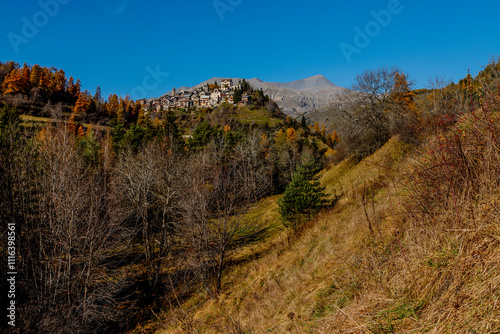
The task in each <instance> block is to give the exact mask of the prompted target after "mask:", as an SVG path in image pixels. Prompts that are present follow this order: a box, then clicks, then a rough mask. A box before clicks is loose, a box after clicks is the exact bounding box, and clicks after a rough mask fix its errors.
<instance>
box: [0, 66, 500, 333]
mask: <svg viewBox="0 0 500 334" xmlns="http://www.w3.org/2000/svg"><path fill="white" fill-rule="evenodd" d="M499 70H500V63H492V64H491V65H490V66H488V67H487V68H485V70H484V71H483V72H481V73H480V74H479V75H478V76H477V77H476V78H472V77H471V76H467V77H466V78H465V79H464V80H461V81H460V82H459V83H458V84H453V83H450V84H443V85H440V86H439V87H434V88H433V89H430V90H428V91H414V90H413V87H412V85H411V80H410V79H409V77H408V75H407V74H405V73H404V72H403V71H402V70H401V69H399V68H381V69H375V70H367V71H366V72H364V73H362V74H360V75H358V76H357V77H356V78H355V80H354V85H353V90H351V91H350V92H349V93H346V94H345V95H344V96H343V97H342V98H343V100H342V107H341V108H340V109H339V110H338V118H337V119H336V120H335V127H334V129H329V130H328V131H327V130H326V129H324V128H323V129H321V128H320V127H319V125H318V124H316V125H315V126H311V127H309V126H307V124H304V123H300V122H297V121H296V120H293V119H290V118H289V117H286V115H284V114H282V113H281V112H280V111H279V110H276V109H274V108H273V110H267V109H265V106H264V105H256V106H253V107H251V108H249V109H245V111H244V112H248V113H250V112H252V111H255V112H256V111H259V112H261V113H263V115H265V120H264V121H263V122H260V123H259V122H252V123H245V122H239V121H237V116H238V115H239V114H238V113H240V114H241V113H242V110H239V109H235V108H234V107H231V106H228V105H223V106H221V107H219V108H217V109H213V110H212V109H210V110H209V109H206V110H201V111H199V112H196V113H192V112H187V111H186V110H175V111H172V110H165V111H163V110H162V111H161V112H160V113H159V114H158V115H157V117H152V111H151V110H148V108H147V106H144V105H142V103H141V102H138V101H132V100H130V99H129V98H127V97H125V98H121V97H117V96H116V95H111V96H110V97H109V98H108V99H107V100H104V99H103V98H102V97H101V96H100V89H97V90H96V93H95V94H94V95H92V94H91V93H89V92H88V91H86V90H84V91H82V90H81V84H80V82H79V80H76V82H75V80H74V79H73V78H72V77H70V79H69V80H67V79H66V77H65V73H64V71H62V70H57V69H48V68H43V67H40V66H38V65H33V66H28V65H24V66H22V67H20V66H18V65H17V64H15V63H12V62H7V63H2V64H0V84H1V87H2V88H1V92H2V95H1V99H0V107H1V111H0V176H1V178H0V198H1V201H0V203H1V204H0V217H1V220H2V222H4V223H2V225H1V226H0V235H1V236H2V237H1V238H2V243H1V245H0V250H1V251H2V252H3V253H6V252H7V241H6V236H7V235H8V229H9V226H15V245H16V270H17V272H18V275H17V290H16V302H17V316H18V318H17V322H16V323H17V324H18V326H16V331H17V332H18V333H98V332H102V333H113V332H115V333H123V332H126V331H130V330H132V329H133V328H134V327H135V326H136V325H137V324H138V323H140V322H142V321H145V320H148V319H150V318H151V317H152V316H153V314H155V312H159V311H160V310H163V309H165V308H167V309H168V308H175V307H176V306H178V305H179V304H180V303H181V302H182V300H185V299H186V298H188V297H189V296H190V295H192V294H193V293H194V292H196V291H204V293H205V294H206V295H207V296H209V297H215V296H217V295H219V294H220V293H221V291H222V290H223V288H224V285H223V282H224V278H225V274H226V273H227V270H228V268H229V267H230V266H231V265H232V262H231V255H233V254H235V253H236V252H237V251H238V250H240V249H241V248H242V247H243V246H246V245H251V244H253V243H257V242H259V240H260V239H261V237H262V235H263V234H265V233H266V228H267V224H269V222H266V221H262V220H261V219H260V217H259V216H258V215H257V216H255V215H251V214H249V212H250V211H251V210H253V209H255V207H256V206H258V203H259V201H260V200H261V199H263V198H266V197H267V196H271V195H277V194H278V195H279V194H282V193H283V192H285V191H286V190H287V189H290V188H288V186H289V185H290V184H293V183H294V182H293V181H294V180H297V178H298V177H297V173H299V174H300V173H301V168H302V167H304V166H315V167H314V168H313V169H312V171H309V172H308V173H309V174H311V175H312V174H314V173H316V172H318V171H319V170H320V169H321V168H322V167H326V166H328V165H329V164H332V163H333V164H335V163H339V162H341V161H343V160H344V159H347V158H352V159H354V160H356V161H360V160H361V159H363V158H365V157H366V156H368V155H370V154H372V153H373V152H375V151H376V150H377V149H379V148H380V147H382V146H383V145H384V144H385V143H387V141H388V140H389V139H390V138H391V137H393V136H399V138H401V140H402V141H403V142H405V143H407V144H409V145H415V146H419V145H422V143H424V142H425V141H426V140H427V138H428V137H429V136H431V135H443V134H446V133H448V132H447V131H450V129H452V127H453V126H454V125H456V124H457V122H459V121H460V119H461V117H463V116H464V115H467V114H472V115H474V116H476V114H474V112H475V111H476V110H478V109H479V108H481V110H482V112H481V113H479V112H477V117H476V123H477V124H482V125H484V126H482V127H481V129H482V130H481V131H483V133H481V135H483V137H484V136H489V135H490V134H491V138H492V139H491V140H489V141H488V143H489V145H490V146H488V147H489V149H491V150H492V151H495V150H497V151H495V152H498V147H499V146H498V142H497V136H498V110H500V106H499V103H500V102H499V96H500V91H499V87H500V86H498V85H499V80H500V75H499ZM25 115H28V116H30V115H31V116H33V115H36V116H42V117H46V118H49V119H50V121H47V122H46V123H45V124H42V125H41V124H38V125H33V124H31V125H29V124H27V123H26V122H25V121H23V119H22V116H25ZM228 115H229V116H228ZM263 117H264V116H263ZM86 124H90V126H89V125H86ZM96 125H102V126H105V127H106V128H105V129H100V128H98V127H96ZM457 136H458V137H456V138H455V134H454V136H453V137H452V138H454V139H455V141H453V140H450V141H447V142H445V143H444V144H443V145H449V151H446V152H447V153H446V154H448V153H449V154H450V156H446V158H448V160H447V161H453V162H454V163H455V164H454V165H453V166H455V167H456V169H454V170H452V169H446V168H445V169H443V168H440V167H442V165H439V160H435V163H436V164H438V165H439V167H436V169H432V170H433V171H434V170H437V171H438V172H439V173H438V174H435V173H430V174H429V175H427V174H425V172H424V173H422V174H420V175H419V178H418V179H415V180H417V181H419V182H421V184H419V188H418V189H420V190H422V191H424V190H425V194H426V196H421V197H418V198H419V200H420V202H418V203H419V204H422V206H423V207H425V208H428V205H427V204H425V203H424V202H425V201H436V202H439V203H444V202H445V199H447V197H446V196H445V197H446V198H444V197H443V198H441V197H439V196H441V195H440V194H442V191H441V190H442V189H440V191H439V192H437V193H436V194H434V195H433V196H434V197H432V196H430V195H429V194H430V193H432V192H431V190H432V187H435V186H436V184H435V183H432V182H427V181H428V180H431V179H432V178H434V177H437V178H443V179H446V178H449V173H454V174H453V176H454V180H455V178H456V179H457V180H459V181H460V182H462V181H463V182H464V183H474V175H475V174H474V173H473V172H472V171H471V170H470V169H467V168H468V167H467V166H469V164H472V163H473V162H477V161H476V160H474V157H472V158H471V157H469V156H467V155H465V154H463V155H460V154H461V153H460V152H461V151H460V149H461V147H463V145H465V143H464V142H462V141H461V140H462V139H461V138H462V137H460V136H459V135H458V134H457ZM457 138H458V139H457ZM467 138H469V137H467ZM478 138H479V137H478V136H476V139H478ZM488 138H489V137H488ZM463 140H465V139H463ZM470 140H471V141H474V140H475V139H474V137H473V136H472V137H471V138H470ZM483 140H484V138H483V139H478V142H481V141H483ZM460 145H462V146H460ZM478 145H479V144H478ZM447 147H448V146H447ZM481 147H482V146H481ZM455 153H456V154H455ZM463 157H465V158H464V159H465V160H464V159H462V158H463ZM439 158H440V157H439V156H436V159H439ZM452 158H453V159H455V160H450V159H452ZM460 159H462V160H460ZM463 161H465V162H463ZM446 166H449V165H447V164H446ZM464 166H465V167H464ZM471 166H472V165H471ZM490 167H491V166H490ZM463 168H465V169H466V170H468V171H469V172H468V173H467V174H465V175H462V172H463ZM493 169H494V168H493ZM497 169H498V167H497ZM491 171H492V173H493V172H495V171H494V170H491ZM496 172H498V171H496ZM302 173H304V172H302ZM495 175H498V174H494V173H493V174H492V178H493V179H494V177H495ZM311 177H312V176H311ZM309 179H311V178H309ZM291 181H292V183H291ZM459 181H456V182H455V181H453V182H452V183H450V188H449V189H448V190H450V189H455V188H454V187H458V186H459V185H460V182H459ZM492 181H494V182H498V178H497V179H494V180H492ZM445 193H446V192H445ZM450 193H451V192H449V193H448V194H450ZM462 195H463V196H473V195H474V193H473V192H472V191H471V192H470V193H469V192H468V193H463V194H462ZM416 203H417V202H416ZM418 214H420V212H418ZM309 218H311V217H310V215H306V216H305V217H302V218H301V219H300V221H298V222H296V223H295V226H299V225H301V224H305V223H306V220H307V219H309ZM296 230H297V231H298V230H300V228H298V227H297V228H296ZM2 261H4V260H2ZM6 265H7V264H6V263H4V262H2V274H1V275H2V276H1V283H0V286H1V289H2V291H6V290H7V289H8V286H7V285H8V282H7V277H6V273H7V270H5V268H4V267H5V266H6ZM2 303H5V301H4V299H2ZM1 306H2V307H5V308H4V309H6V308H7V306H6V305H3V304H2V305H1ZM4 324H5V323H4V322H2V325H4Z"/></svg>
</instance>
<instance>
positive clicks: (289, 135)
mask: <svg viewBox="0 0 500 334" xmlns="http://www.w3.org/2000/svg"><path fill="white" fill-rule="evenodd" d="M286 140H287V142H289V143H290V144H292V145H296V144H297V132H296V131H295V129H294V128H288V129H287V130H286Z"/></svg>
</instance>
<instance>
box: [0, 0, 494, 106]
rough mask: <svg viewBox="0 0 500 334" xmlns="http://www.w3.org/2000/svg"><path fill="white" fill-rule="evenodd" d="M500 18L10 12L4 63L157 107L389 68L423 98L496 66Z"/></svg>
mask: <svg viewBox="0 0 500 334" xmlns="http://www.w3.org/2000/svg"><path fill="white" fill-rule="evenodd" d="M373 12H375V13H379V14H380V13H385V14H387V13H389V14H390V17H389V16H387V15H385V16H384V15H383V14H380V15H381V19H379V21H377V20H376V19H375V17H374V15H373ZM499 12H500V3H499V2H497V1H474V2H472V1H438V2H436V1H428V0H400V1H398V0H385V1H366V0H363V1H361V0H358V1H356V0H351V1H334V0H328V1H297V0H286V1H284V0H272V1H264V0H191V1H170V0H164V1H148V0H142V1H138V0H102V1H93V0H87V1H78V0H41V1H8V2H6V3H4V4H2V11H1V13H0V22H1V23H0V61H6V60H14V61H16V62H19V63H20V64H23V63H24V62H26V63H28V64H35V63H38V64H40V65H43V66H54V67H57V68H62V69H63V70H64V71H65V72H66V74H67V76H68V77H69V76H70V75H72V76H73V77H75V78H80V79H81V81H82V84H83V87H84V88H87V89H89V90H91V91H92V92H94V90H95V88H96V86H97V85H99V86H100V87H101V89H102V92H103V96H105V97H107V96H108V95H109V94H110V93H117V94H120V95H122V96H125V95H127V94H130V95H131V96H132V97H135V98H137V97H154V96H159V95H162V94H163V93H165V92H167V91H169V90H171V89H172V87H173V86H175V87H180V86H192V85H195V84H198V83H200V82H202V81H204V80H207V79H209V78H211V77H214V76H220V77H244V78H253V77H258V78H260V79H262V80H264V81H277V82H287V81H292V80H298V79H302V78H306V77H309V76H313V75H316V74H322V75H325V76H326V77H327V78H328V79H330V80H331V81H332V82H334V83H336V84H338V85H341V86H344V87H349V86H350V85H351V84H352V80H353V77H354V76H355V75H356V74H359V73H361V72H363V71H364V70H365V69H371V68H377V67H380V66H393V65H396V66H399V67H401V68H402V69H403V70H404V71H405V72H407V73H408V74H410V77H411V78H413V79H414V80H415V82H416V87H417V88H423V87H426V86H427V81H428V79H430V78H435V77H436V76H439V77H446V78H447V79H450V80H454V81H458V80H459V79H461V78H463V77H464V76H465V75H466V74H467V69H468V68H469V67H470V68H471V72H472V73H473V74H476V73H477V72H478V71H479V70H481V66H485V65H487V64H488V61H489V60H490V59H491V58H492V57H495V56H500V29H499V27H498V13H499ZM380 20H381V21H380ZM381 23H382V24H381ZM356 27H358V28H359V29H358V31H361V33H362V34H365V35H366V36H365V39H363V38H361V39H360V37H359V36H358V39H357V40H356V39H355V37H356V35H357V34H358V33H357V32H356V31H355V28H356ZM30 28H31V30H30ZM33 28H34V29H33ZM367 29H368V30H367ZM370 29H371V30H370ZM366 38H368V39H366ZM356 41H357V44H356ZM341 45H344V49H345V48H346V45H349V47H348V48H350V49H348V50H351V51H350V52H351V54H350V55H349V57H346V56H345V53H344V52H343V51H342V48H341ZM352 50H356V52H352ZM348 53H349V52H348ZM347 58H350V61H348V59H347ZM167 73H168V74H167Z"/></svg>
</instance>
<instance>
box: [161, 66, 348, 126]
mask: <svg viewBox="0 0 500 334" xmlns="http://www.w3.org/2000/svg"><path fill="white" fill-rule="evenodd" d="M222 79H225V78H222V77H214V78H211V79H209V80H206V81H204V82H202V83H200V84H199V85H196V86H194V87H192V88H197V87H200V86H205V85H207V83H208V84H213V83H215V82H216V81H217V82H218V83H220V82H221V80H222ZM231 79H232V80H233V82H234V83H238V81H240V80H243V78H231ZM247 81H248V82H249V83H250V85H252V87H253V88H254V89H262V90H263V91H264V93H266V94H267V95H269V97H270V98H271V99H273V100H274V101H276V103H277V104H278V106H279V107H280V108H281V110H282V111H283V112H284V113H286V114H287V115H290V116H292V117H297V116H299V115H301V114H303V113H305V112H308V111H311V110H315V109H318V108H322V107H325V106H327V105H329V104H330V103H331V102H332V100H334V99H335V97H336V96H338V95H339V94H340V93H341V91H342V89H343V88H342V87H340V86H337V85H335V84H334V83H332V82H331V81H330V80H328V79H327V78H325V77H324V76H322V75H315V76H313V77H310V78H306V79H302V80H297V81H291V82H286V83H279V82H265V81H262V80H260V79H257V78H253V79H247ZM192 88H188V87H182V89H184V90H189V89H192ZM178 90H180V89H178ZM167 94H168V93H167Z"/></svg>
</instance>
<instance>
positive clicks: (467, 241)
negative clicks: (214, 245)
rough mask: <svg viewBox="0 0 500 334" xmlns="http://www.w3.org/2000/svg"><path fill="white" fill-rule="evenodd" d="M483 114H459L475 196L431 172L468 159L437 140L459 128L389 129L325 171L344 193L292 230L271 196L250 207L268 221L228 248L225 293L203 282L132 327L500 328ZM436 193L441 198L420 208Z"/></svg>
mask: <svg viewBox="0 0 500 334" xmlns="http://www.w3.org/2000/svg"><path fill="white" fill-rule="evenodd" d="M483 116H484V115H483ZM494 116H495V118H494V119H493V120H495V122H496V117H497V115H494ZM481 117H482V116H477V115H474V116H471V115H468V116H463V118H462V119H461V121H459V122H458V124H459V125H457V127H456V131H457V133H462V134H464V137H463V138H465V139H464V141H462V142H460V145H461V147H462V149H463V150H464V152H466V153H464V159H466V160H469V158H471V157H470V156H469V155H468V154H473V155H474V157H475V159H476V160H475V161H472V159H471V160H469V168H474V167H476V168H477V170H478V171H479V172H478V173H477V175H476V176H475V177H476V181H477V182H478V183H481V184H482V186H484V187H483V188H482V189H480V190H478V189H476V193H475V195H474V196H468V195H469V194H467V193H466V192H472V190H471V189H470V188H469V185H470V184H469V183H464V184H462V185H461V186H460V187H459V186H458V183H459V181H457V182H455V183H453V187H454V188H453V187H452V188H450V187H447V182H446V177H445V176H443V177H441V178H440V179H437V180H431V177H430V175H428V174H426V173H427V172H428V171H429V170H433V173H432V175H434V176H436V175H437V176H439V173H441V172H443V173H446V171H445V170H442V171H440V170H439V168H440V167H442V164H439V163H438V162H439V161H440V160H439V159H442V158H443V157H444V158H445V159H447V160H448V161H449V163H450V164H449V168H448V173H451V174H453V173H454V172H460V170H459V169H460V168H462V167H463V166H460V165H459V164H458V163H457V164H454V163H452V158H453V154H454V153H453V152H454V151H453V147H456V146H449V147H448V148H445V147H443V146H442V145H441V144H442V143H441V141H442V142H443V143H446V142H447V141H448V142H451V139H452V138H455V132H454V131H455V130H453V131H451V132H450V133H448V136H443V137H442V138H437V139H433V140H430V141H429V142H428V143H427V144H426V145H424V146H422V147H419V148H417V147H414V146H411V145H408V144H404V143H403V142H401V141H400V140H399V138H398V137H393V138H392V139H391V140H390V141H389V142H388V143H387V144H386V145H385V146H383V147H382V148H381V149H379V150H378V151H377V152H375V153H374V154H373V155H371V156H369V157H367V158H365V159H363V160H362V161H361V162H359V163H356V161H355V160H353V159H347V160H345V161H343V162H342V163H340V164H338V165H336V166H332V167H330V168H329V169H327V170H324V171H322V172H321V173H320V175H321V182H322V184H323V185H325V186H326V187H327V189H328V191H329V192H330V193H336V194H337V195H338V194H342V198H341V200H340V201H339V202H338V203H337V205H336V206H335V207H334V208H330V209H325V210H323V212H321V213H320V214H319V215H318V216H317V217H316V218H315V219H313V220H311V221H310V222H308V223H307V224H306V225H305V226H304V227H303V229H302V230H301V231H300V232H299V233H298V234H295V235H292V236H291V237H290V235H289V233H288V231H286V230H285V229H284V228H281V227H280V226H279V224H277V223H276V222H277V220H276V219H277V214H276V212H277V204H276V197H274V198H270V199H267V200H265V201H264V202H263V206H260V207H259V208H258V209H256V211H255V214H260V215H262V217H263V218H264V219H266V221H269V224H270V226H273V227H274V228H273V229H270V231H271V232H270V233H269V234H267V235H266V237H265V238H264V240H263V241H261V242H260V243H259V244H257V245H254V246H251V247H249V248H248V249H246V250H244V251H242V252H241V253H240V254H238V255H236V256H235V259H239V260H240V261H235V262H234V263H235V264H234V265H233V266H232V267H231V270H230V272H229V273H228V275H227V278H226V281H225V282H224V286H223V291H222V293H221V294H220V295H219V296H218V297H217V298H209V297H208V296H207V295H206V294H204V293H203V291H200V292H199V293H198V294H195V295H193V296H192V297H191V298H189V299H187V300H185V301H179V304H178V305H177V307H175V308H173V309H172V310H170V311H166V312H165V313H164V314H161V315H158V317H157V319H156V320H155V321H154V322H152V323H149V324H145V325H144V327H141V328H138V329H137V330H136V331H135V332H137V333H139V332H143V331H153V332H156V333H424V332H432V333H498V332H500V321H499V319H500V305H499V303H498V301H499V300H500V267H499V266H498V264H499V263H500V262H499V260H500V258H499V257H498V254H500V252H499V250H500V247H499V246H500V227H499V224H498V223H499V221H498V217H499V215H498V214H499V213H500V198H499V195H498V194H499V192H498V190H499V184H498V175H499V174H498V168H496V167H494V163H493V161H496V162H497V163H498V161H499V160H498V156H499V152H500V151H499V150H498V148H499V147H498V146H497V145H496V144H495V141H494V140H492V137H491V133H490V134H489V133H488V132H487V131H486V130H487V128H486V127H485V126H484V125H483V126H481V125H480V122H479V121H478V120H485V119H486V118H481ZM495 129H496V128H495ZM465 133H466V134H465ZM492 133H493V132H492ZM467 135H471V136H472V138H473V139H471V140H470V141H467V140H466V139H467V138H468V137H467ZM479 138H480V139H479ZM488 139H489V140H488ZM436 141H437V142H436ZM438 150H442V151H441V154H439V155H438V154H435V153H437V151H438ZM474 152H480V153H479V155H478V154H476V153H474ZM487 157H489V158H487ZM485 161H489V163H490V164H491V165H489V167H488V168H486V167H484V166H483V165H484V164H483V162H485ZM474 164H476V165H474ZM481 166H483V167H484V168H483V167H481ZM489 168H490V169H489ZM454 169H455V170H454ZM472 179H473V177H472V176H470V179H469V181H470V180H472ZM487 180H489V181H493V180H495V181H494V182H490V183H488V182H487ZM431 181H432V182H431ZM433 182H434V183H433ZM487 184H489V186H487ZM445 188H446V189H445ZM446 190H447V191H446ZM433 192H437V193H438V195H432V193H433ZM432 196H437V197H436V198H434V199H435V200H436V201H437V202H432V201H429V202H427V203H426V204H425V205H427V207H426V210H427V212H424V211H425V210H422V211H421V212H419V211H418V210H420V209H422V205H421V204H422V203H423V201H424V200H425V199H426V198H432ZM440 196H441V197H440ZM438 197H439V198H438ZM443 208H444V209H443Z"/></svg>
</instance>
